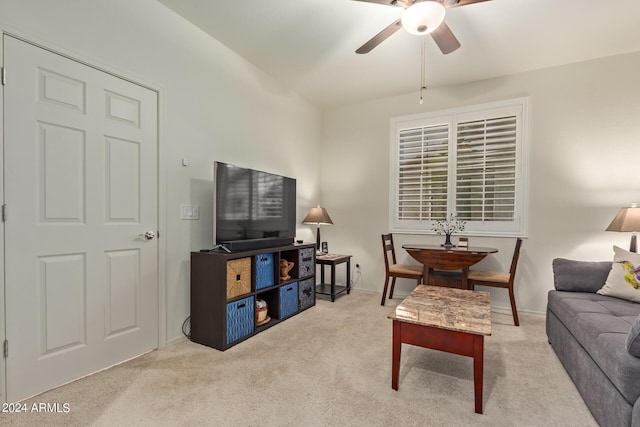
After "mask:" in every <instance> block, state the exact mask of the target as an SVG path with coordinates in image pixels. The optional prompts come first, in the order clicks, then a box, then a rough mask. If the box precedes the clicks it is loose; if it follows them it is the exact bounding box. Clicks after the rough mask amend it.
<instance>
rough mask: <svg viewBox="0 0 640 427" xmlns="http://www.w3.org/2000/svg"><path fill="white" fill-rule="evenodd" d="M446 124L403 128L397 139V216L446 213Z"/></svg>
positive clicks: (437, 216)
mask: <svg viewBox="0 0 640 427" xmlns="http://www.w3.org/2000/svg"><path fill="white" fill-rule="evenodd" d="M448 153H449V127H448V125H436V126H425V127H417V128H411V129H403V130H401V131H400V134H399V141H398V158H399V164H398V204H397V207H398V210H397V217H398V218H399V219H400V220H418V221H420V220H434V219H442V218H444V217H445V215H446V213H447V187H448V157H449V156H448Z"/></svg>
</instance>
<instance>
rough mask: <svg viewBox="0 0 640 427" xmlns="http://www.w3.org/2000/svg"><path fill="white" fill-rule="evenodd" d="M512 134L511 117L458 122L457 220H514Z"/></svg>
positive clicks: (513, 118) (514, 162)
mask: <svg viewBox="0 0 640 427" xmlns="http://www.w3.org/2000/svg"><path fill="white" fill-rule="evenodd" d="M516 135H517V134H516V117H515V116H507V117H497V118H491V119H484V120H475V121H471V122H463V123H458V125H457V137H456V146H457V147H456V149H457V157H456V213H457V214H458V217H459V218H460V219H462V220H465V221H512V220H513V219H514V217H515V204H516Z"/></svg>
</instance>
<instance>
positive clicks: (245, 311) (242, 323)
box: [227, 295, 255, 344]
mask: <svg viewBox="0 0 640 427" xmlns="http://www.w3.org/2000/svg"><path fill="white" fill-rule="evenodd" d="M254 319H255V303H254V299H253V295H252V296H250V297H247V298H243V299H241V300H238V301H234V302H230V303H228V304H227V344H231V343H232V342H234V341H237V340H239V339H240V338H243V337H245V336H247V335H249V334H251V333H253V329H254Z"/></svg>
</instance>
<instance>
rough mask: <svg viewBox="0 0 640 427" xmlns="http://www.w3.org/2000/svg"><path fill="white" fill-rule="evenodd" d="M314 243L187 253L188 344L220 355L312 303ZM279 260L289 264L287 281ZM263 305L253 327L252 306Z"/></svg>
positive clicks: (313, 300)
mask: <svg viewBox="0 0 640 427" xmlns="http://www.w3.org/2000/svg"><path fill="white" fill-rule="evenodd" d="M315 250H316V249H315V244H293V245H288V246H282V247H276V248H264V249H255V250H247V251H242V252H233V253H227V252H225V251H222V250H220V251H218V250H216V251H209V252H192V253H191V341H194V342H197V343H199V344H203V345H206V346H209V347H213V348H216V349H218V350H226V349H228V348H229V347H232V346H234V345H236V344H238V343H240V342H242V341H244V340H246V339H247V338H250V337H251V336H253V335H255V334H258V333H260V332H262V331H264V330H265V329H267V328H270V327H272V326H275V325H277V324H278V323H280V322H281V321H283V320H285V319H287V318H289V317H290V316H293V315H295V314H298V313H300V312H301V311H303V310H306V309H308V308H310V307H313V306H314V305H315V303H316V300H315V262H316V260H315ZM280 260H286V261H287V262H288V263H293V267H292V268H291V270H290V271H289V272H288V275H289V276H290V277H289V278H288V279H281V277H280ZM257 300H262V301H265V302H266V303H267V319H269V320H268V321H267V322H264V323H261V324H257V319H256V316H257V312H256V301H257Z"/></svg>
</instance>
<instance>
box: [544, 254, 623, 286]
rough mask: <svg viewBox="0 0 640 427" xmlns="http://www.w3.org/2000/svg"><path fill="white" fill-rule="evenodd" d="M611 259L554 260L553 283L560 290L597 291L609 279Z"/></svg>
mask: <svg viewBox="0 0 640 427" xmlns="http://www.w3.org/2000/svg"><path fill="white" fill-rule="evenodd" d="M611 264H612V263H611V261H574V260H570V259H564V258H556V259H554V260H553V285H554V286H555V288H556V289H557V290H559V291H570V292H596V291H597V290H599V289H600V288H602V286H604V282H606V281H607V276H608V275H609V271H610V270H611Z"/></svg>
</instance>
